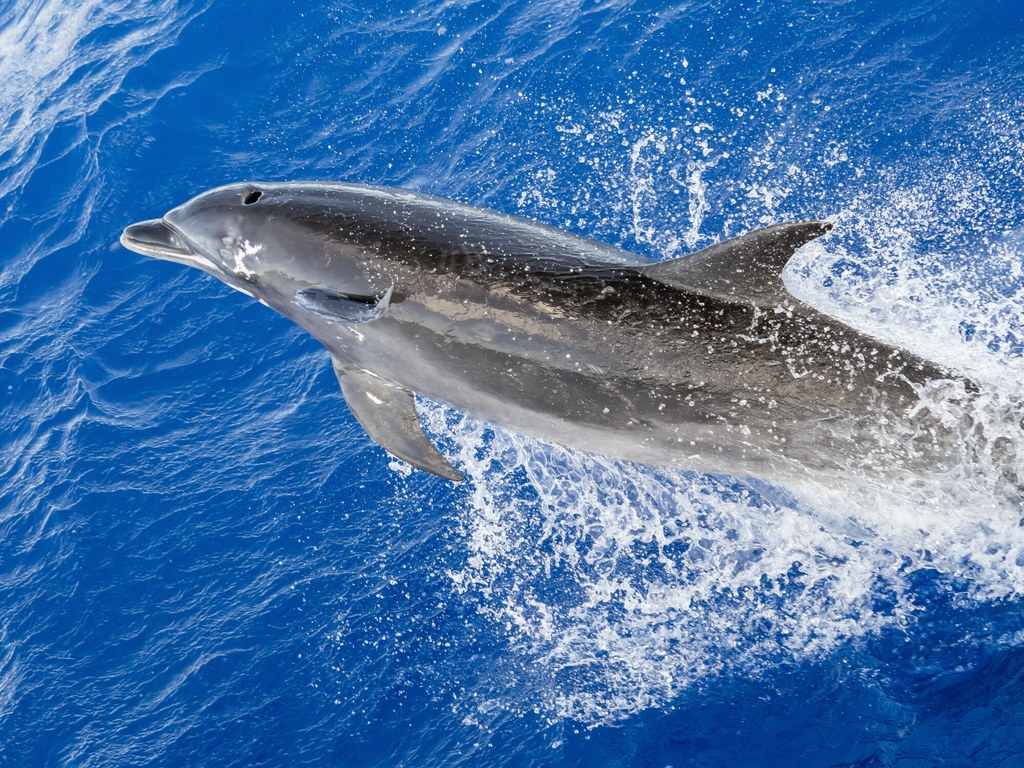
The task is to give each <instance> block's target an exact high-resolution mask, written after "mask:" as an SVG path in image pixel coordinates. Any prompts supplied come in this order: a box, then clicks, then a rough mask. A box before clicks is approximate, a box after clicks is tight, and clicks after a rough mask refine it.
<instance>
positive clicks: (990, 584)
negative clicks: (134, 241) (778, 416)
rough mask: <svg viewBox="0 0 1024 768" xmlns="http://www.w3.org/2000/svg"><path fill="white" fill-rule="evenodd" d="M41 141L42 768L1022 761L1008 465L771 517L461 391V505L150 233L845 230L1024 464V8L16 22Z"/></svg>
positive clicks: (11, 242) (13, 291)
mask: <svg viewBox="0 0 1024 768" xmlns="http://www.w3.org/2000/svg"><path fill="white" fill-rule="evenodd" d="M0 126H3V128H2V130H0V244H2V250H0V393H2V397H3V398H4V400H3V403H4V407H3V408H2V409H0V764H2V765H17V766H21V765H73V766H100V765H116V766H123V765H217V766H224V765H246V766H253V765H266V766H273V765H287V766H300V765H317V766H319V765H343V766H348V765H351V766H362V765H409V766H413V765H415V766H448V765H486V766H498V765H509V766H518V765H586V766H648V765H650V766H667V765H674V766H682V765H693V766H719V765H721V766H735V765H743V766H900V767H901V768H911V767H913V768H918V767H924V766H937V765H944V766H945V765H952V766H968V765H970V766H974V765H979V766H1018V765H1024V703H1022V694H1024V611H1022V609H1024V528H1022V526H1021V508H1020V501H1019V499H1018V500H1016V502H1014V501H1011V500H1007V499H1005V498H1002V497H1000V496H999V495H998V494H995V493H993V492H992V491H991V488H992V487H993V486H994V485H995V484H996V483H995V480H996V479H997V478H996V477H995V475H996V474H997V470H995V469H994V468H986V467H985V466H972V467H970V468H965V469H964V471H963V472H962V473H960V474H957V476H956V477H950V478H948V479H947V482H945V483H943V482H924V481H922V483H921V485H920V486H917V485H915V486H913V487H900V488H890V487H884V486H879V485H875V484H871V483H866V484H863V485H862V486H855V487H849V486H846V485H844V484H843V483H837V485H836V487H834V488H820V487H805V488H791V487H784V486H781V485H780V486H775V485H772V484H771V483H763V484H752V483H742V482H739V481H736V480H735V479H732V478H720V477H710V476H704V475H696V474H693V473H684V472H670V471H667V470H662V469H651V468H646V467H637V466H629V465H623V464H616V463H614V462H609V461H606V460H602V459H600V458H597V457H589V456H581V455H575V454H572V453H570V452H567V451H563V450H560V449H555V448H552V447H550V446H546V445H542V444H540V443H537V442H535V441H531V440H530V439H528V438H525V437H522V436H517V435H509V434H504V433H502V432H498V431H495V430H492V429H490V428H488V427H487V425H484V424H479V423H476V422H474V421H472V420H471V419H468V418H466V417H463V416H462V415H460V414H458V413H455V412H452V411H448V410H446V409H444V408H442V407H440V406H437V405H435V404H432V403H429V402H426V401H423V402H420V404H419V405H420V408H421V412H422V415H423V417H424V420H425V421H426V423H427V425H428V430H429V431H430V433H431V434H432V435H433V436H434V437H435V438H436V439H437V441H438V442H439V444H440V445H441V446H442V447H443V449H444V451H445V452H446V454H448V455H451V456H454V457H456V461H457V465H458V466H459V467H460V468H462V469H464V470H465V471H466V473H467V475H468V481H467V482H466V483H465V484H463V485H460V486H451V485H449V484H448V483H446V482H445V481H443V480H439V479H437V478H434V477H431V476H428V475H426V474H424V473H422V472H416V471H412V472H410V471H409V469H408V468H407V467H405V466H404V465H402V464H400V463H399V462H395V461H391V460H390V459H389V458H388V457H387V456H386V455H385V454H384V453H383V451H382V450H381V449H379V448H377V447H376V446H374V445H373V444H371V443H370V441H369V439H368V438H367V437H366V436H365V435H364V434H363V432H362V431H361V429H360V428H359V427H358V425H357V424H356V422H355V420H354V419H353V418H352V417H351V415H350V414H349V413H348V411H347V409H346V407H345V404H344V402H343V400H342V397H341V394H340V393H339V392H338V391H337V385H336V382H335V380H334V376H333V373H332V372H331V369H330V365H329V361H328V359H327V356H326V353H325V352H324V351H323V350H321V349H319V348H318V346H317V345H316V343H315V342H313V341H312V339H310V338H308V337H307V336H305V335H304V334H303V333H302V332H300V331H299V330H298V329H297V328H295V327H294V326H292V325H290V324H289V323H288V322H287V321H285V320H284V319H283V318H281V317H278V316H277V315H275V314H273V313H271V312H269V311H268V310H266V309H265V308H263V307H260V306H259V305H257V304H255V303H254V302H252V301H251V300H249V299H248V298H246V297H244V296H241V295H240V294H238V293H235V292H233V291H230V290H228V289H227V288H226V287H225V286H223V285H222V284H220V283H218V282H216V281H215V280H213V279H211V278H209V277H207V276H205V275H203V274H201V273H199V272H197V271H190V270H185V269H182V268H181V267H179V266H176V265H174V264H169V263H162V262H156V261H153V260H149V259H144V258H142V257H139V256H136V255H134V254H132V253H129V252H127V251H125V250H124V249H122V248H121V247H120V246H119V245H118V244H117V238H118V235H119V234H120V231H121V229H122V228H123V227H124V226H125V225H126V224H128V223H130V222H133V221H137V220H139V219H144V218H151V217H155V216H159V215H161V214H162V213H163V212H164V211H166V210H167V209H169V208H170V207H172V206H174V205H176V204H178V203H180V202H182V201H184V200H185V199H187V198H189V197H191V196H192V195H194V194H196V193H198V192H199V191H202V190H204V189H207V188H209V187H212V186H215V185H218V184H222V183H227V182H231V181H237V180H243V179H267V180H279V179H323V180H350V181H360V182H369V183H383V184H389V185H397V186H406V187H411V188H414V189H419V190H422V191H426V192H430V193H433V194H438V195H442V196H446V197H451V198H456V199H459V200H462V201H465V202H470V203H475V204H479V205H485V206H489V207H492V208H496V209H499V210H503V211H507V212H510V213H518V214H520V215H525V216H529V217H532V218H535V219H538V220H541V221H544V222H547V223H550V224H554V225H556V226H560V227H563V228H566V229H569V230H572V231H575V232H578V233H581V234H586V235H589V236H594V237H599V238H602V239H604V240H607V241H609V242H614V243H616V244H619V245H622V246H624V247H626V248H628V249H631V250H635V251H637V252H641V253H644V254H647V255H650V256H654V257H659V258H667V257H670V256H674V255H681V254H683V253H686V252H688V251H690V250H696V249H698V248H700V247H704V246H706V245H708V244H710V243H712V242H715V241H716V240H718V239H721V238H723V237H726V236H731V235H735V234H738V233H740V232H742V231H744V230H746V229H750V228H753V227H756V226H760V225H763V224H767V223H771V222H776V221H783V220H787V219H804V218H812V217H828V218H829V219H830V220H832V221H833V222H834V223H835V225H836V227H835V231H834V233H833V235H832V236H831V237H830V238H829V239H828V240H827V241H825V242H823V243H821V244H819V245H815V246H813V247H809V248H808V249H805V250H804V251H801V254H800V256H799V257H798V261H799V263H798V264H796V265H794V266H793V267H792V268H790V270H789V273H788V275H787V280H788V282H789V285H790V288H791V290H793V292H794V293H796V294H797V295H799V296H800V297H801V298H804V299H805V300H807V301H808V302H810V303H812V304H815V305H816V306H819V307H821V308H823V309H825V310H826V311H829V312H831V313H832V314H835V315H837V316H839V317H842V318H843V319H845V320H847V321H848V322H850V323H851V324H853V325H855V326H856V327H858V328H861V329H863V330H865V331H867V332H870V333H874V334H875V335H877V336H879V337H881V338H884V339H886V340H888V341H891V342H894V343H898V344H902V345H904V346H906V347H908V348H911V349H913V350H915V351H917V352H919V353H921V354H924V355H927V356H929V357H932V358H934V359H937V360H939V361H940V362H944V363H947V364H950V365H955V366H957V367H959V368H962V369H965V370H968V371H970V373H971V375H972V376H973V377H974V378H975V380H977V381H979V382H980V383H981V385H982V390H983V391H982V394H983V398H982V400H983V401H984V402H985V403H986V404H987V405H988V408H989V410H988V412H987V416H988V418H987V420H986V419H985V418H980V417H979V418H978V421H977V425H978V426H977V428H978V429H979V430H985V431H987V432H989V433H995V434H1000V433H1004V437H1005V439H1006V441H1007V442H1008V443H1009V444H1011V445H1013V446H1016V447H1017V448H1021V449H1024V446H1021V445H1020V443H1021V442H1024V440H1022V438H1021V435H1020V424H1019V422H1020V416H1021V413H1024V408H1022V407H1021V403H1022V402H1024V401H1022V398H1024V386H1022V384H1021V382H1022V381H1024V376H1022V374H1024V360H1022V356H1024V270H1022V261H1024V170H1022V169H1024V13H1022V10H1021V7H1020V4H1019V2H1017V1H1016V0H995V1H994V2H989V3H985V4H976V3H955V2H941V3H936V2H923V0H909V1H908V2H903V3H898V4H893V3H883V2H878V1H877V0H860V1H858V2H854V1H852V0H834V1H833V2H821V3H807V2H801V3H796V2H777V3H760V2H732V1H731V0H722V1H721V2H717V3H709V2H687V3H681V4H669V3H664V2H633V3H629V2H622V1H619V0H608V1H606V2H598V1H597V0H576V1H575V2H570V1H568V0H566V1H565V2H554V1H551V0H548V1H541V2H537V1H533V2H531V1H530V0H505V1H504V2H463V1H460V0H448V1H447V2H429V1H428V0H407V2H384V3H380V4H376V5H372V6H368V7H367V6H360V5H359V4H349V3H330V4H321V5H313V4H308V3H296V2H288V1H287V0H286V1H285V2H273V3H271V2H254V3H250V4H246V6H245V7H244V8H242V7H240V6H239V5H238V4H236V3H224V2H219V0H214V1H212V2H206V3H190V2H180V3H174V2H170V0H155V1H153V2H135V3H129V2H124V0H108V1H107V2H104V3H99V2H95V0H82V1H81V2H79V3H76V4H64V3H61V2H57V1H56V0H19V2H16V3H12V2H7V3H0ZM976 416H977V415H976ZM1018 456H1024V450H1021V451H1019V452H1018Z"/></svg>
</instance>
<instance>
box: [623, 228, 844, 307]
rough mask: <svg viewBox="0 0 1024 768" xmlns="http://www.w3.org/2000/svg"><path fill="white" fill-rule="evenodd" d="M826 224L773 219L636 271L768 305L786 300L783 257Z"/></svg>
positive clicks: (704, 291) (692, 288)
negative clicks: (758, 227) (768, 222)
mask: <svg viewBox="0 0 1024 768" xmlns="http://www.w3.org/2000/svg"><path fill="white" fill-rule="evenodd" d="M831 229H832V225H831V224H829V223H828V222H823V221H791V222H787V223H785V224H773V225H772V226H770V227H765V228H764V229H758V230H755V231H754V232H748V233H747V234H745V235H740V236H739V237H735V238H733V239H732V240H726V241H724V242H721V243H715V245H712V246H710V247H709V248H705V249H704V250H703V251H697V253H693V254H690V255H689V256H683V257H681V258H678V259H672V260H671V261H661V262H658V263H657V264H651V265H649V266H645V267H641V269H640V271H641V272H643V274H645V275H646V276H647V277H650V278H651V279H653V280H657V281H658V282H661V283H666V284H667V285H671V286H674V287H676V288H681V289H683V290H686V291H692V292H693V293H699V294H701V295H704V296H713V297H715V298H718V299H725V300H727V301H733V302H736V301H741V302H746V303H748V304H754V305H756V306H760V307H771V306H775V305H777V304H778V303H779V302H781V301H783V300H791V297H790V296H789V293H788V292H787V291H786V288H785V286H784V285H783V284H782V268H783V267H785V266H786V262H787V261H789V259H790V257H791V256H792V255H793V254H794V253H795V252H796V250H797V249H798V248H800V247H801V246H803V245H806V244H807V243H809V242H810V241H811V240H814V239H815V238H816V237H821V236H822V235H824V234H825V233H826V232H828V231H829V230H831Z"/></svg>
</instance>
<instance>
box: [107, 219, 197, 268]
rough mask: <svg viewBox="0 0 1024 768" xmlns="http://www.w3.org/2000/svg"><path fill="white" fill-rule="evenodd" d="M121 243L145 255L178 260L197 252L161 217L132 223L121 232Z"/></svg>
mask: <svg viewBox="0 0 1024 768" xmlns="http://www.w3.org/2000/svg"><path fill="white" fill-rule="evenodd" d="M121 245H123V246H124V247H125V248H127V249H128V250H130V251H135V252H136V253H141V254H142V255H143V256H155V257H156V258H158V259H170V260H171V261H177V260H178V259H180V258H182V257H185V256H193V255H194V254H195V252H194V251H193V250H192V249H191V248H189V247H188V245H186V244H185V241H184V240H182V239H181V237H180V236H178V234H177V233H175V231H174V230H173V229H171V228H170V227H168V226H167V225H166V224H164V222H163V221H162V220H161V219H150V220H149V221H140V222H139V223H138V224H132V225H131V226H130V227H128V228H127V229H125V231H124V232H122V233H121Z"/></svg>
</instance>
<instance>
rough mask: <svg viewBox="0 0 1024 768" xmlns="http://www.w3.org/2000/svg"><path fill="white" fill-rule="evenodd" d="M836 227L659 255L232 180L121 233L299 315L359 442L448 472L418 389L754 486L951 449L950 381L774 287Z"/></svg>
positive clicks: (454, 472)
mask: <svg viewBox="0 0 1024 768" xmlns="http://www.w3.org/2000/svg"><path fill="white" fill-rule="evenodd" d="M830 229H831V225H830V224H828V223H825V222H820V221H797V222H788V223H781V224H776V225H773V226H769V227H767V228H765V229H759V230H756V231H753V232H750V233H747V234H745V235H742V236H740V237H736V238H734V239H730V240H726V241H724V242H720V243H718V244H716V245H712V246H710V247H709V248H706V249H704V250H702V251H699V252H697V253H694V254H691V255H688V256H684V257H681V258H676V259H672V260H668V261H654V260H651V259H648V258H645V257H643V256H640V255H637V254H634V253H630V252H627V251H625V250H622V249H620V248H617V247H614V246H612V245H608V244H605V243H602V242H599V241H596V240H592V239H587V238H584V237H579V236H576V235H573V234H570V233H567V232H564V231H561V230H558V229H554V228H552V227H549V226H546V225H543V224H539V223H536V222H534V221H531V220H528V219H525V218H520V217H516V216H510V215H506V214H503V213H499V212H495V211H491V210H486V209H483V208H478V207H474V206H471V205H466V204H463V203H458V202H454V201H451V200H446V199H442V198H438V197H433V196H430V195H426V194H421V193H419V192H413V191H409V190H405V189H397V188H389V187H382V186H368V185H362V184H342V183H319V182H290V183H256V182H244V183H238V184H231V185H228V186H222V187H218V188H216V189H212V190H210V191H208V192H205V193H203V194H200V195H198V196H197V197H195V198H193V199H192V200H189V201H188V202H186V203H184V204H183V205H180V206H179V207H177V208H174V209H172V210H171V211H169V212H168V213H167V214H165V215H164V216H163V217H162V218H160V219H153V220H150V221H143V222H140V223H137V224H132V225H131V226H129V227H127V228H126V229H125V230H124V233H123V234H122V236H121V243H122V244H123V245H124V246H125V247H127V248H129V249H130V250H132V251H135V252H137V253H140V254H143V255H146V256H152V257H155V258H157V259H164V260H167V261H173V262H178V263H180V264H185V265H188V266H192V267H197V268H199V269H201V270H202V271H204V272H207V273H209V274H211V275H213V276H214V277H216V278H217V279H219V280H221V281H223V282H224V283H226V284H227V285H229V286H231V287H232V288H235V289H237V290H239V291H241V292H243V293H245V294H247V295H249V296H252V297H253V298H256V299H258V300H259V301H260V302H261V303H263V304H265V305H267V306H268V307H270V308H271V309H273V310H275V311H277V312H279V313H280V314H282V315H284V316H285V317H287V318H289V319H290V320H292V321H293V322H295V323H297V324H298V325H299V326H301V327H302V328H303V329H305V330H306V331H307V332H309V333H310V334H311V335H312V336H313V337H314V338H316V339H317V340H318V341H320V342H321V343H322V344H323V345H324V346H325V347H326V348H327V350H328V351H329V352H330V354H331V358H332V360H333V366H334V371H335V373H336V374H337V378H338V381H339V382H340V385H341V391H342V393H343V394H344V397H345V401H346V403H347V404H348V406H349V408H350V409H351V411H352V413H353V415H354V416H355V418H356V419H357V420H358V421H359V423H360V424H361V425H362V426H363V427H364V428H365V430H366V432H367V433H368V434H369V436H370V437H371V438H372V439H373V440H374V441H376V442H377V443H378V444H379V445H380V446H382V447H383V448H384V449H386V450H387V451H388V452H389V453H391V454H392V455H394V456H396V457H398V458H400V459H402V460H404V461H406V462H408V463H409V464H412V465H414V466H416V467H419V468H420V469H423V470H426V471H427V472H431V473H433V474H435V475H439V476H440V477H444V478H447V479H448V480H452V481H459V480H461V479H463V475H462V473H461V472H460V471H459V470H458V469H456V468H455V467H454V466H453V465H452V464H451V462H450V461H449V460H448V459H447V458H446V457H445V456H444V455H442V453H441V452H440V451H439V450H438V449H437V448H436V447H435V446H434V445H433V444H432V442H431V441H430V440H429V439H428V438H427V436H426V435H425V434H424V432H423V430H422V427H421V424H420V419H419V416H418V414H417V411H416V407H415V395H416V394H420V395H421V396H423V397H426V398H429V399H430V400H434V401H437V402H440V403H444V404H446V405H448V406H451V407H452V408H455V409H457V410H459V411H462V412H464V413H466V414H469V415H471V416H473V417H475V418H477V419H480V420H482V421H484V422H488V423H490V424H493V425H496V426H499V427H502V428H504V429H507V430H511V431H513V432H519V433H524V434H527V435H530V436H533V437H536V438H539V439H541V440H543V441H547V442H550V443H555V444H558V445H562V446H566V447H568V448H571V449H576V450H581V451H585V452H590V453H597V454H602V455H605V456H608V457H611V458H614V459H619V460H626V461H631V462H639V463H644V464H653V465H662V466H672V467H679V468H684V469H688V470H697V471H703V472H712V473H719V474H729V475H733V476H739V477H756V478H761V479H768V480H771V479H773V478H777V477H780V476H782V477H806V476H807V475H825V476H828V475H834V474H835V473H841V472H844V471H849V470H850V469H851V468H854V467H859V468H861V469H867V470H868V471H871V472H884V471H886V470H887V469H889V468H891V467H893V466H901V467H909V468H915V467H924V466H937V465H938V464H941V462H942V461H943V460H944V459H945V457H947V456H948V454H949V447H948V444H947V443H946V442H944V441H943V439H942V436H941V435H939V436H937V434H938V432H937V430H936V423H935V422H936V421H937V420H935V419H933V420H932V423H924V422H922V421H921V419H922V417H921V413H922V412H927V409H923V411H922V409H921V407H920V400H921V395H920V393H921V388H922V386H923V385H924V384H926V383H927V382H931V381H936V380H947V379H956V378H957V377H956V376H955V375H953V374H951V373H950V372H949V371H947V370H946V369H944V368H942V367H940V366H938V365H936V364H933V363H930V362H928V361H925V360H923V359H920V358H918V357H917V356H915V355H913V354H911V353H909V352H907V351H904V350H902V349H898V348H896V347H894V346H890V345H889V344H886V343H884V342H882V341H880V340H878V339H875V338H871V337H869V336H867V335H865V334H862V333H860V332H858V331H857V330H855V329H854V328H851V327H850V326H848V325H845V324H843V323H842V322H840V321H838V320H836V319H834V318H832V317H829V316H827V315H825V314H823V313H821V312H819V311H818V310H816V309H814V308H813V307H811V306H809V305H807V304H805V303H803V302H801V301H800V300H798V299H796V298H795V297H794V296H793V295H792V294H790V292H789V291H788V290H787V289H786V287H785V284H784V282H783V279H782V272H783V268H784V267H785V265H786V263H787V262H788V261H789V259H790V257H791V256H792V255H793V253H794V252H795V251H796V250H798V249H799V248H800V247H801V246H803V245H805V244H807V243H808V242H810V241H812V240H814V239H815V238H818V237H821V236H822V235H824V234H826V233H827V232H828V231H829V230H830ZM915 419H917V421H916V422H915Z"/></svg>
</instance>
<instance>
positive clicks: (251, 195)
mask: <svg viewBox="0 0 1024 768" xmlns="http://www.w3.org/2000/svg"><path fill="white" fill-rule="evenodd" d="M261 197H263V193H262V192H260V191H259V190H258V189H254V190H252V191H251V192H247V193H246V195H245V197H243V198H242V205H252V204H253V203H255V202H256V201H257V200H259V199H260V198H261Z"/></svg>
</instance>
